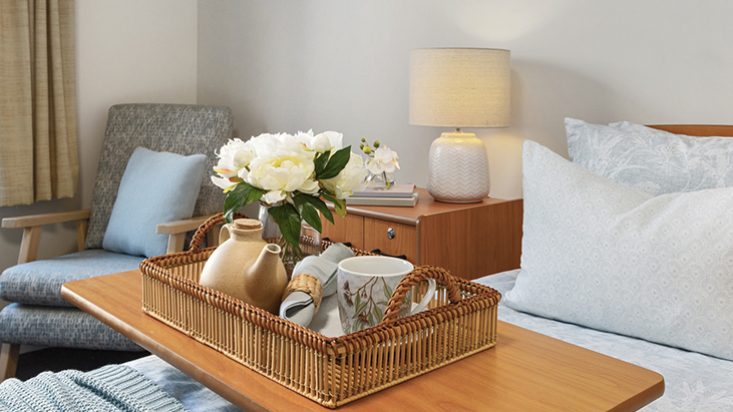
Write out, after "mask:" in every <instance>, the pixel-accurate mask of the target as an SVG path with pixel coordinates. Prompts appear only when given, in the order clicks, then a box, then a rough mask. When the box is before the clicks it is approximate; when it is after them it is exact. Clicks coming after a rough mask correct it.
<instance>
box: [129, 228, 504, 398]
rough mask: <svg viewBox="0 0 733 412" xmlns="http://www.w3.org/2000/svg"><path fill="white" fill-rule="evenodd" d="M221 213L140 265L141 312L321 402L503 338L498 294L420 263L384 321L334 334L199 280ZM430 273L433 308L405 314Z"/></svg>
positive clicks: (359, 393)
mask: <svg viewBox="0 0 733 412" xmlns="http://www.w3.org/2000/svg"><path fill="white" fill-rule="evenodd" d="M222 220H223V218H222V217H221V216H215V217H213V218H211V219H209V220H208V221H207V222H205V223H204V224H203V225H202V226H201V227H200V228H199V229H198V231H197V232H196V234H195V235H194V237H193V239H192V242H191V248H190V249H189V250H188V251H187V252H182V253H176V254H171V255H166V256H159V257H154V258H150V259H147V260H145V261H144V262H143V263H141V265H140V268H141V272H142V274H143V310H144V311H145V313H147V314H149V315H150V316H153V317H155V318H157V319H159V320H161V321H163V322H165V323H166V324H168V325H170V326H172V327H174V328H176V329H178V330H180V331H182V332H184V333H186V334H188V335H189V336H191V337H193V338H194V339H196V340H198V341H199V342H202V343H204V344H206V345H208V346H211V347H212V348H214V349H216V350H217V351H219V352H221V353H223V354H225V355H227V356H229V357H230V358H232V359H233V360H235V361H237V362H239V363H241V364H243V365H245V366H247V367H249V368H250V369H253V370H255V371H257V372H259V373H261V374H262V375H265V376H267V377H268V378H270V379H272V380H273V381H275V382H278V383H280V384H281V385H283V386H286V387H288V388H290V389H292V390H293V391H295V392H297V393H299V394H301V395H303V396H305V397H307V398H309V399H312V400H313V401H315V402H318V403H319V404H321V405H323V406H326V407H330V408H335V407H338V406H340V405H343V404H345V403H348V402H351V401H353V400H356V399H359V398H361V397H364V396H367V395H369V394H372V393H374V392H377V391H380V390H382V389H385V388H387V387H390V386H393V385H396V384H398V383H400V382H403V381H405V380H407V379H410V378H413V377H415V376H418V375H421V374H423V373H426V372H429V371H431V370H433V369H436V368H439V367H441V366H443V365H446V364H449V363H451V362H455V361H457V360H459V359H461V358H464V357H466V356H468V355H471V354H473V353H476V352H478V351H481V350H484V349H488V348H490V347H492V346H494V345H495V343H496V323H497V305H498V302H499V299H500V298H501V295H500V294H499V292H497V291H495V290H494V289H491V288H489V287H486V286H483V285H479V284H476V283H472V282H468V281H466V280H462V279H459V278H456V277H453V276H451V275H450V274H449V273H448V272H447V271H446V270H444V269H440V268H435V267H429V266H419V267H417V268H415V270H414V271H413V272H412V273H411V274H410V275H408V276H407V277H406V278H405V279H404V280H403V281H402V283H401V284H400V286H398V287H397V289H396V290H395V292H394V295H393V296H392V299H391V300H390V303H389V306H388V309H387V311H386V312H385V317H384V319H383V321H382V322H381V323H380V324H379V325H377V326H375V327H373V328H370V329H366V330H363V331H360V332H358V333H353V334H350V335H345V336H341V337H335V338H329V337H326V336H323V335H321V334H319V333H317V332H314V331H312V330H310V329H307V328H304V327H301V326H299V325H296V324H295V323H292V322H289V321H286V320H284V319H281V318H279V317H278V316H275V315H273V314H271V313H269V312H267V311H265V310H262V309H260V308H257V307H254V306H250V305H248V304H245V303H243V302H241V301H239V300H237V299H235V298H232V297H230V296H228V295H225V294H223V293H221V292H218V291H216V290H213V289H209V288H206V287H203V286H201V285H199V284H198V277H199V274H200V272H201V270H202V269H203V266H204V264H205V263H206V259H208V257H209V256H210V255H211V253H212V252H213V250H214V248H205V249H202V248H200V245H201V244H202V242H203V239H204V238H205V236H206V233H207V232H208V231H209V230H210V229H211V228H212V227H214V226H216V225H218V224H221V223H222ZM302 246H303V249H304V251H306V252H307V253H318V252H319V251H320V250H321V248H324V247H326V246H327V242H324V244H322V245H315V244H313V242H311V241H309V240H308V239H303V245H302ZM355 252H357V254H360V255H364V254H367V253H365V252H363V251H358V250H355ZM427 278H434V279H435V280H436V281H437V283H438V285H439V287H438V291H437V292H436V294H435V297H434V299H433V301H432V302H431V304H430V306H429V309H428V310H426V311H424V312H421V313H418V314H416V315H413V316H409V317H404V318H398V314H399V309H400V305H401V303H402V302H404V298H405V296H406V295H407V293H408V292H409V291H410V290H411V289H412V288H417V289H418V293H413V296H422V294H420V293H419V290H421V289H422V290H424V288H425V287H426V283H427V282H423V280H425V279H427Z"/></svg>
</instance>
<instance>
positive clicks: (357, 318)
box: [337, 256, 436, 334]
mask: <svg viewBox="0 0 733 412" xmlns="http://www.w3.org/2000/svg"><path fill="white" fill-rule="evenodd" d="M413 269H414V266H413V265H412V263H410V262H408V261H406V260H403V259H397V258H393V257H387V256H357V257H352V258H348V259H344V260H342V261H341V262H340V263H339V265H338V289H337V296H338V307H339V317H340V319H341V326H342V327H343V330H344V333H347V334H348V333H354V332H358V331H360V330H362V329H366V328H370V327H372V326H376V325H377V324H378V323H379V322H381V321H382V318H384V312H385V311H386V310H387V304H388V303H389V300H390V298H391V297H392V293H393V292H394V290H395V289H396V288H397V286H398V285H399V284H400V282H401V281H402V279H404V278H405V276H407V275H408V274H409V273H410V272H412V270H413ZM428 283H429V284H428V291H427V293H426V294H425V296H423V298H422V300H421V301H420V303H419V304H418V305H417V306H415V307H413V308H412V309H410V308H409V307H407V305H405V306H406V308H405V309H403V312H402V313H403V314H405V315H413V314H415V313H418V312H421V311H423V310H425V309H426V308H427V307H428V304H429V303H430V301H431V300H432V299H433V297H434V296H435V288H436V284H435V280H434V279H428ZM410 301H411V300H410V299H409V294H408V302H410Z"/></svg>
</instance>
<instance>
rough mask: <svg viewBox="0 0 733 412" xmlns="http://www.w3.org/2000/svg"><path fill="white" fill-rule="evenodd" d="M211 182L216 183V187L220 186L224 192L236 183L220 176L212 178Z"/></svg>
mask: <svg viewBox="0 0 733 412" xmlns="http://www.w3.org/2000/svg"><path fill="white" fill-rule="evenodd" d="M211 182H212V183H214V185H216V186H218V187H219V188H221V189H222V190H226V189H228V188H229V187H230V186H231V185H233V184H234V183H232V182H230V181H229V179H227V178H225V177H218V176H211Z"/></svg>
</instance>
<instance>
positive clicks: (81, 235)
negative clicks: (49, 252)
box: [0, 209, 90, 264]
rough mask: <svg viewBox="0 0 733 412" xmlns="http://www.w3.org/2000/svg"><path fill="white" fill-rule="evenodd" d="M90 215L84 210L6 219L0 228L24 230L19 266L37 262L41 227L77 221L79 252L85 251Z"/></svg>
mask: <svg viewBox="0 0 733 412" xmlns="http://www.w3.org/2000/svg"><path fill="white" fill-rule="evenodd" d="M89 215H90V212H89V209H82V210H72V211H70V212H58V213H44V214H40V215H26V216H16V217H6V218H4V219H3V220H2V223H1V224H0V227H3V228H5V229H23V238H22V239H21V241H20V251H19V252H18V264H21V263H27V262H32V261H34V260H36V257H37V256H38V245H39V243H40V241H41V226H43V225H51V224H54V223H64V222H74V221H76V222H77V223H76V244H77V248H78V249H79V251H82V250H84V244H85V243H86V233H87V221H88V220H89Z"/></svg>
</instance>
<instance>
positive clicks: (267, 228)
mask: <svg viewBox="0 0 733 412" xmlns="http://www.w3.org/2000/svg"><path fill="white" fill-rule="evenodd" d="M258 218H259V220H260V222H262V238H263V239H265V240H267V241H268V242H274V243H277V244H278V245H279V246H280V249H281V250H280V259H281V260H282V261H283V265H285V271H286V272H287V273H288V280H290V277H291V276H292V274H293V269H295V265H297V264H298V262H300V261H301V260H303V258H304V257H305V256H304V255H303V251H302V250H300V249H299V248H297V247H295V246H293V245H291V244H290V243H289V242H288V241H286V240H285V237H283V235H282V233H281V232H280V227H279V226H278V225H277V222H275V219H273V218H272V216H270V214H269V213H268V207H267V206H264V205H260V210H259V213H258ZM301 231H302V229H301Z"/></svg>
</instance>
